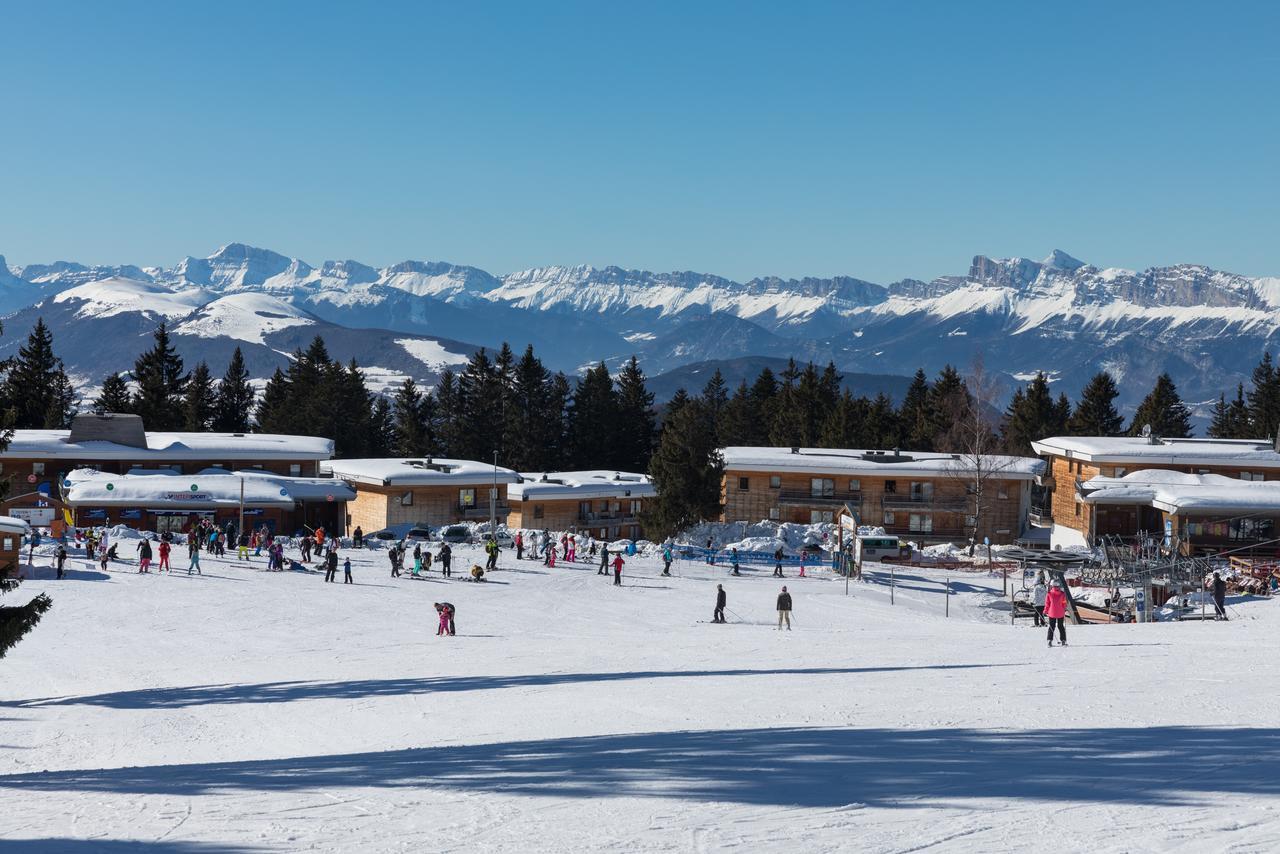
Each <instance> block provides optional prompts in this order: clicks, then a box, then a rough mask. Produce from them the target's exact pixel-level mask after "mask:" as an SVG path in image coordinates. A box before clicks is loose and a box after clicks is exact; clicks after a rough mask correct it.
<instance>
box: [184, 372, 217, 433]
mask: <svg viewBox="0 0 1280 854" xmlns="http://www.w3.org/2000/svg"><path fill="white" fill-rule="evenodd" d="M216 405H217V394H216V392H215V391H214V389H213V376H212V375H211V374H210V373H209V365H208V364H207V363H205V362H201V363H200V364H198V365H196V367H195V370H194V371H192V372H191V378H190V379H189V380H188V381H187V390H186V396H185V399H184V400H183V403H182V417H183V425H182V426H183V429H185V430H192V431H195V432H203V431H204V430H208V429H209V422H210V421H212V420H213V413H214V408H215V406H216Z"/></svg>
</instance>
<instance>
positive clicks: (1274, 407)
mask: <svg viewBox="0 0 1280 854" xmlns="http://www.w3.org/2000/svg"><path fill="white" fill-rule="evenodd" d="M1249 421H1250V426H1251V427H1252V429H1253V434H1254V436H1256V437H1258V438H1263V437H1266V438H1275V435H1276V430H1277V429H1278V428H1280V369H1277V368H1276V367H1275V366H1274V365H1272V363H1271V351H1270V350H1268V351H1266V352H1264V353H1263V354H1262V361H1260V362H1258V365H1257V367H1255V368H1254V369H1253V390H1252V391H1250V392H1249Z"/></svg>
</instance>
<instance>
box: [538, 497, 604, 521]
mask: <svg viewBox="0 0 1280 854" xmlns="http://www.w3.org/2000/svg"><path fill="white" fill-rule="evenodd" d="M586 505H587V506H588V507H590V506H591V502H590V501H588V502H586ZM542 513H543V506H542V505H541V504H535V505H533V518H535V519H541V518H542Z"/></svg>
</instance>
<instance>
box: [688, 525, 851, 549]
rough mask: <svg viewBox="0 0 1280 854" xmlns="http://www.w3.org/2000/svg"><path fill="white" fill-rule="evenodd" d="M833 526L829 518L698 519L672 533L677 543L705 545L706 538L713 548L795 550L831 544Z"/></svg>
mask: <svg viewBox="0 0 1280 854" xmlns="http://www.w3.org/2000/svg"><path fill="white" fill-rule="evenodd" d="M835 538H836V526H835V525H834V524H832V523H831V522H819V523H815V524H811V525H803V524H799V523H797V522H770V521H767V520H764V521H760V522H757V523H755V524H749V523H747V522H702V523H700V524H698V525H694V526H693V527H691V528H689V529H687V530H686V531H684V532H683V533H681V534H678V535H677V536H676V537H675V541H676V543H678V544H680V545H690V546H697V547H699V548H705V547H706V545H707V540H708V539H709V540H711V545H712V547H714V548H717V549H737V550H738V551H743V552H773V551H775V550H777V549H778V547H779V546H781V547H782V550H783V551H784V552H786V553H787V554H795V553H797V552H799V551H800V550H801V549H803V548H804V547H805V546H809V547H810V548H814V547H817V548H826V547H832V548H834V543H835Z"/></svg>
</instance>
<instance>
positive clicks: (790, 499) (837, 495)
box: [778, 489, 862, 506]
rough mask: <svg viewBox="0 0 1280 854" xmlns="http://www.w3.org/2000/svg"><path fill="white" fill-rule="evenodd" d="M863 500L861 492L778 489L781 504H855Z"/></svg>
mask: <svg viewBox="0 0 1280 854" xmlns="http://www.w3.org/2000/svg"><path fill="white" fill-rule="evenodd" d="M861 502H862V493H861V492H831V493H827V494H825V495H819V494H815V493H813V492H810V491H809V490H807V489H782V490H779V491H778V503H779V504H853V505H855V506H856V505H858V504H860V503H861Z"/></svg>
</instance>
